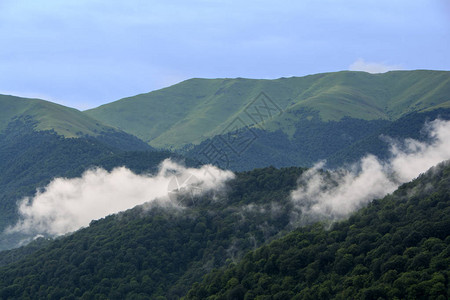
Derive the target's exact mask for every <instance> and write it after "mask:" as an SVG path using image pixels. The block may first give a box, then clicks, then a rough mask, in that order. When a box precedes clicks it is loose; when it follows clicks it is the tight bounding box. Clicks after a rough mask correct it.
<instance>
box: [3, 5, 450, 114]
mask: <svg viewBox="0 0 450 300" xmlns="http://www.w3.org/2000/svg"><path fill="white" fill-rule="evenodd" d="M449 53H450V1H447V0H428V1H425V0H423V1H422V0H418V1H414V0H410V1H392V0H391V1H384V0H383V1H380V0H378V1H357V0H349V1H336V0H335V1H332V0H329V1H320V0H319V1H317V0H316V1H298V0H297V1H283V0H278V1H275V0H274V1H268V0H260V1H255V0H250V1H245V0H242V1H220V0H204V1H170V0H168V1H139V0H127V1H115V0H109V1H104V0H102V1H100V0H65V1H58V0H39V1H35V0H34V1H33V0H30V1H23V0H0V94H13V95H19V96H25V97H37V98H42V99H46V100H50V101H53V102H57V103H61V104H64V105H68V106H71V107H76V108H78V109H87V108H92V107H96V106H98V105H101V104H104V103H108V102H111V101H115V100H118V99H120V98H123V97H127V96H133V95H136V94H139V93H145V92H149V91H152V90H155V89H159V88H162V87H166V86H169V85H172V84H175V83H177V82H180V81H182V80H185V79H188V78H192V77H203V78H218V77H248V78H279V77H289V76H303V75H308V74H314V73H321V72H331V71H340V70H349V69H350V70H363V71H369V72H385V71H388V70H395V69H403V70H412V69H436V70H450V55H449Z"/></svg>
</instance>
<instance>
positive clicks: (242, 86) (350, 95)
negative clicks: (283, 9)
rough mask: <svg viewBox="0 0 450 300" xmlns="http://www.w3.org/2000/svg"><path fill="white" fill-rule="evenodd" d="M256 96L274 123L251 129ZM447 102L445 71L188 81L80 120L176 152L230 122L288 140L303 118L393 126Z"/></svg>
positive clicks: (449, 83)
mask: <svg viewBox="0 0 450 300" xmlns="http://www.w3.org/2000/svg"><path fill="white" fill-rule="evenodd" d="M261 93H264V94H265V95H266V96H267V97H266V98H265V99H263V100H262V101H265V103H266V104H268V105H269V106H270V107H269V108H270V109H272V112H275V111H274V110H273V109H274V107H278V108H280V111H279V112H280V116H271V117H270V118H268V119H267V118H266V119H264V120H262V122H259V123H258V122H257V121H258V120H256V122H255V119H252V118H249V114H248V109H249V108H253V107H252V105H259V108H260V109H262V106H261V103H262V102H261V101H260V100H261V99H259V97H260V96H261ZM449 94H450V72H448V71H429V70H416V71H391V72H387V73H383V74H369V73H365V72H355V71H341V72H332V73H321V74H314V75H308V76H304V77H290V78H279V79H246V78H234V79H230V78H223V79H200V78H193V79H188V80H185V81H183V82H180V83H178V84H175V85H173V86H170V87H167V88H164V89H160V90H156V91H153V92H150V93H145V94H139V95H136V96H133V97H127V98H124V99H120V100H117V101H115V102H111V103H109V104H105V105H102V106H100V107H97V108H94V109H90V110H87V111H84V113H85V114H87V115H89V116H91V117H93V118H96V119H98V120H100V121H102V122H103V123H105V124H108V125H110V126H115V127H117V128H120V129H122V130H124V131H126V132H128V133H132V134H134V135H136V136H137V137H139V138H141V139H143V140H144V141H146V142H148V143H149V144H150V145H152V146H154V147H157V148H158V147H159V148H175V149H177V148H179V147H182V146H183V145H186V144H188V143H193V144H195V145H197V144H199V143H200V142H202V141H204V140H205V139H206V138H210V137H213V136H215V135H219V134H223V133H226V132H228V131H229V128H227V126H228V125H229V124H231V123H232V122H233V120H235V119H237V118H239V119H240V120H241V121H242V122H241V123H242V124H239V125H238V127H239V128H244V127H246V126H250V127H258V126H259V127H261V125H263V127H264V129H265V130H269V131H275V130H277V129H281V130H282V131H284V132H287V133H289V134H290V135H292V134H293V133H292V132H289V131H290V130H291V129H290V123H291V122H292V121H293V120H298V119H299V118H301V119H307V118H310V117H311V114H310V113H308V111H311V112H313V113H314V112H315V113H318V115H319V117H320V119H321V120H322V121H325V122H326V121H330V120H334V121H336V120H340V119H342V118H343V117H352V118H357V119H364V120H375V119H384V120H391V121H392V120H395V119H398V118H400V117H401V116H402V115H404V114H407V113H411V112H414V111H424V110H433V109H436V108H439V107H446V108H448V107H450V98H449V97H448V96H447V95H449ZM258 101H260V102H261V103H259V102H258ZM267 112H268V110H267V109H266V111H263V113H266V114H267ZM281 115H282V116H281ZM155 124H156V125H155ZM152 125H153V126H152ZM234 125H235V124H234Z"/></svg>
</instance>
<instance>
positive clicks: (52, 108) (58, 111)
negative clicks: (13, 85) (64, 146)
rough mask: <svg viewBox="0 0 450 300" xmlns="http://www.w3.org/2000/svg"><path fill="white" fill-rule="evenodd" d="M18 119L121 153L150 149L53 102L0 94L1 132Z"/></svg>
mask: <svg viewBox="0 0 450 300" xmlns="http://www.w3.org/2000/svg"><path fill="white" fill-rule="evenodd" d="M17 119H22V120H23V119H27V120H33V121H34V125H33V129H34V130H36V131H45V130H50V131H54V132H56V133H57V134H58V135H60V136H63V137H65V138H79V137H92V138H95V139H98V140H99V141H102V142H103V143H104V144H107V145H109V146H112V147H114V148H117V149H122V150H151V149H152V148H151V147H150V146H149V145H146V144H145V143H144V142H142V141H141V140H139V139H138V138H136V137H135V136H133V135H130V134H128V133H125V132H123V131H120V130H117V129H115V128H113V127H111V126H106V125H104V124H101V122H99V121H97V120H95V119H92V118H91V117H89V116H87V115H85V114H83V113H82V112H80V111H78V110H76V109H74V108H70V107H66V106H63V105H59V104H55V103H52V102H48V101H44V100H39V99H28V98H20V97H15V96H6V95H0V133H2V132H4V131H5V130H7V128H8V126H9V125H10V123H11V122H13V121H14V120H17Z"/></svg>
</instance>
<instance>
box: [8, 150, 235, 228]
mask: <svg viewBox="0 0 450 300" xmlns="http://www.w3.org/2000/svg"><path fill="white" fill-rule="evenodd" d="M232 178H234V174H233V173H232V172H231V171H223V170H220V169H219V168H216V167H214V166H211V165H204V166H202V167H201V168H186V167H184V166H181V165H179V164H177V163H175V162H173V161H171V160H170V159H166V160H164V161H163V162H162V163H161V165H160V166H159V171H158V172H157V173H156V174H153V175H137V174H134V173H133V172H132V171H130V170H129V169H127V168H125V167H119V168H116V169H114V170H112V171H111V172H108V171H106V170H104V169H101V168H96V169H91V170H88V171H86V172H85V173H84V174H83V175H82V176H81V177H80V178H73V179H67V178H56V179H54V180H52V182H51V183H50V184H49V185H48V186H47V187H46V188H45V189H43V190H38V191H37V193H36V196H35V197H32V198H25V199H23V200H22V201H20V202H19V203H18V211H19V215H20V219H19V221H18V222H17V224H16V225H14V226H11V227H9V228H7V229H6V233H15V232H22V233H26V234H34V235H36V234H46V235H50V236H58V235H62V234H66V233H69V232H73V231H76V230H78V229H80V228H82V227H85V226H88V225H89V223H90V222H91V221H92V220H96V219H100V218H103V217H105V216H108V215H111V214H115V213H118V212H121V211H124V210H127V209H130V208H133V207H135V206H137V205H141V204H144V203H149V202H153V203H158V204H160V205H169V206H173V207H179V208H182V207H183V202H182V201H181V200H183V198H186V197H188V198H191V197H192V198H193V197H195V196H198V195H202V194H204V193H206V192H210V191H213V190H220V189H222V188H223V187H224V185H225V182H226V181H227V180H230V179H232Z"/></svg>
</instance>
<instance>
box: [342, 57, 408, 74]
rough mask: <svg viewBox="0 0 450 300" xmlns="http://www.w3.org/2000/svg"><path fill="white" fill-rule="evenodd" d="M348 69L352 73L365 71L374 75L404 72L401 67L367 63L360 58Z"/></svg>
mask: <svg viewBox="0 0 450 300" xmlns="http://www.w3.org/2000/svg"><path fill="white" fill-rule="evenodd" d="M348 69H349V70H350V71H363V72H368V73H372V74H377V73H386V72H388V71H393V70H402V69H403V68H402V67H401V66H400V65H386V64H384V63H376V62H366V61H364V59H362V58H358V59H357V60H356V61H355V62H354V63H352V64H351V65H350V66H349V67H348Z"/></svg>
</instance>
